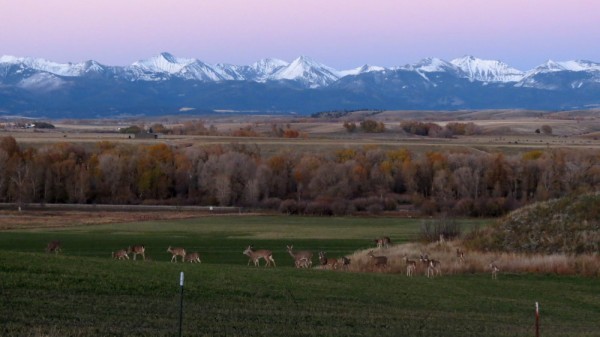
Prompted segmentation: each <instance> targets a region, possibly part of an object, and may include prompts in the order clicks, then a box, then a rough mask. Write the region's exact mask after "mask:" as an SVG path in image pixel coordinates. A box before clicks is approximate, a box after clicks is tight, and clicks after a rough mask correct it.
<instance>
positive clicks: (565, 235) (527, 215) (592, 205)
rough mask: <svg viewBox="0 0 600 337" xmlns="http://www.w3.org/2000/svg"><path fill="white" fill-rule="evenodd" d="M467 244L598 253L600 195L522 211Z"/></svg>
mask: <svg viewBox="0 0 600 337" xmlns="http://www.w3.org/2000/svg"><path fill="white" fill-rule="evenodd" d="M466 240H467V242H466V243H467V245H468V246H471V247H472V248H477V249H482V250H494V251H507V252H522V253H567V254H582V253H596V252H598V249H599V247H600V192H596V193H592V194H584V195H577V196H571V197H566V198H561V199H555V200H550V201H546V202H539V203H535V204H532V205H529V206H527V207H523V208H521V209H518V210H516V211H514V212H511V213H510V214H508V215H507V216H505V217H504V218H502V219H501V220H499V221H498V222H497V223H496V224H495V225H493V226H491V227H489V228H487V229H485V230H482V231H477V232H474V233H472V234H470V235H469V236H468V238H467V239H466Z"/></svg>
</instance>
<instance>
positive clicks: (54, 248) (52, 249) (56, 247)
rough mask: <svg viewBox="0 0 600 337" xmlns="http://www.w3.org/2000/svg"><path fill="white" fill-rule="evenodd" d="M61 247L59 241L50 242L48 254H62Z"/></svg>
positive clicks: (47, 248)
mask: <svg viewBox="0 0 600 337" xmlns="http://www.w3.org/2000/svg"><path fill="white" fill-rule="evenodd" d="M60 245H61V243H60V241H58V240H54V241H51V242H49V243H48V244H47V245H46V253H54V254H58V252H60V250H61V249H60Z"/></svg>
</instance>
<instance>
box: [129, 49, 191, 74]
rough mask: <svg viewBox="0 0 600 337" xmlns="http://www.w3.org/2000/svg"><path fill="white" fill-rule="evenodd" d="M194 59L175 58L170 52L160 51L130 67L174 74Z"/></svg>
mask: <svg viewBox="0 0 600 337" xmlns="http://www.w3.org/2000/svg"><path fill="white" fill-rule="evenodd" d="M195 61H196V60H195V59H184V58H177V57H175V56H173V55H172V54H170V53H167V52H162V53H160V54H158V55H157V56H154V57H151V58H149V59H145V60H140V61H137V62H134V63H133V64H132V67H136V68H141V69H142V70H144V71H149V72H162V73H169V74H174V73H177V72H179V71H181V70H182V69H183V68H184V67H186V66H188V65H190V64H191V63H194V62H195Z"/></svg>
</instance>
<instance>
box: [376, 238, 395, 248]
mask: <svg viewBox="0 0 600 337" xmlns="http://www.w3.org/2000/svg"><path fill="white" fill-rule="evenodd" d="M373 241H375V243H376V244H377V248H379V249H381V248H388V247H389V245H391V244H392V240H391V239H390V238H389V237H388V236H382V237H380V238H377V239H375V240H373Z"/></svg>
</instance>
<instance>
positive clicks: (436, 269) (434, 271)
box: [427, 259, 442, 277]
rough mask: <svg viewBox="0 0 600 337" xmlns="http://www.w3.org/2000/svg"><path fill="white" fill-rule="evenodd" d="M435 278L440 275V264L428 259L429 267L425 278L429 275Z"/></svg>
mask: <svg viewBox="0 0 600 337" xmlns="http://www.w3.org/2000/svg"><path fill="white" fill-rule="evenodd" d="M430 274H431V276H433V277H435V276H436V275H438V276H441V275H442V263H441V262H440V261H438V260H434V259H430V260H429V265H428V266H427V277H429V275H430Z"/></svg>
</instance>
